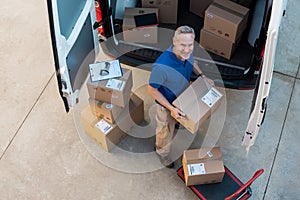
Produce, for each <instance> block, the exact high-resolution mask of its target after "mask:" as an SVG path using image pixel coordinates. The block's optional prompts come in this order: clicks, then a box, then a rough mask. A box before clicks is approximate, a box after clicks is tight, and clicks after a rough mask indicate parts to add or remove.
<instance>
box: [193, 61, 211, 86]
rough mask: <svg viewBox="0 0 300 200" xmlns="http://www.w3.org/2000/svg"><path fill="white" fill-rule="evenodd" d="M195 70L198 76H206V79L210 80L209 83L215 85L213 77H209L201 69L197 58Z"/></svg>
mask: <svg viewBox="0 0 300 200" xmlns="http://www.w3.org/2000/svg"><path fill="white" fill-rule="evenodd" d="M193 72H195V73H196V75H197V76H201V77H202V78H204V79H205V80H207V82H208V83H209V84H211V85H213V86H214V85H215V82H214V81H213V80H212V79H210V78H207V77H206V76H205V75H204V74H203V72H202V70H201V69H200V67H199V65H198V62H197V61H196V60H195V61H194V67H193Z"/></svg>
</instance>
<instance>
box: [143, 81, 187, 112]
mask: <svg viewBox="0 0 300 200" xmlns="http://www.w3.org/2000/svg"><path fill="white" fill-rule="evenodd" d="M148 92H149V94H150V95H151V96H152V97H153V98H154V99H155V100H156V101H158V102H159V103H160V104H161V105H163V106H164V107H165V108H167V109H168V110H169V111H170V112H171V113H172V115H173V116H175V117H176V118H183V117H184V116H185V114H184V113H183V112H182V111H180V110H179V109H178V108H176V107H174V106H173V105H172V104H170V103H169V101H168V100H167V99H166V98H165V97H164V96H163V95H162V94H161V93H160V92H159V90H158V89H157V88H154V87H152V86H150V85H148Z"/></svg>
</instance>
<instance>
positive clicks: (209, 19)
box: [203, 0, 249, 43]
mask: <svg viewBox="0 0 300 200" xmlns="http://www.w3.org/2000/svg"><path fill="white" fill-rule="evenodd" d="M248 15H249V9H248V8H246V7H244V6H241V5H239V4H237V3H234V2H232V1H229V0H214V2H213V3H212V4H211V5H210V6H209V7H208V8H207V9H206V11H205V18H204V26H203V27H204V29H205V30H207V31H209V32H211V33H214V34H215V35H218V36H220V37H222V38H224V39H226V40H229V41H231V42H233V43H234V42H235V41H236V40H237V39H238V38H239V37H240V35H241V34H242V32H243V31H244V30H245V28H246V26H247V20H248Z"/></svg>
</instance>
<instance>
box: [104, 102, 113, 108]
mask: <svg viewBox="0 0 300 200" xmlns="http://www.w3.org/2000/svg"><path fill="white" fill-rule="evenodd" d="M112 107H113V105H112V104H110V103H109V104H106V106H105V108H106V109H112Z"/></svg>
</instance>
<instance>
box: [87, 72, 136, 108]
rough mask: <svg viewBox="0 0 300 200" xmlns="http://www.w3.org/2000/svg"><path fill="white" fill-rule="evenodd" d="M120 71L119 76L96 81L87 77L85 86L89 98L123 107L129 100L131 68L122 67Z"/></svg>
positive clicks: (131, 81) (131, 84)
mask: <svg viewBox="0 0 300 200" xmlns="http://www.w3.org/2000/svg"><path fill="white" fill-rule="evenodd" d="M122 71H123V76H122V77H120V78H114V79H109V80H103V81H97V82H92V81H91V80H90V79H89V80H88V82H87V88H88V93H89V96H90V98H92V99H95V100H98V101H103V102H106V103H111V104H113V105H116V106H120V107H123V108H124V107H125V106H126V104H128V102H129V98H130V94H131V89H132V86H133V80H132V72H131V70H129V69H124V68H122Z"/></svg>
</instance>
